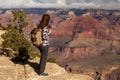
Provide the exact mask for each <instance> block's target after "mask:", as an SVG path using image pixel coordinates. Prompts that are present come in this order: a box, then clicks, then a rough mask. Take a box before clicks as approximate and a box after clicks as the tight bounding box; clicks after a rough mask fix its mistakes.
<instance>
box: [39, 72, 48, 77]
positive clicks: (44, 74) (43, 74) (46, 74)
mask: <svg viewBox="0 0 120 80" xmlns="http://www.w3.org/2000/svg"><path fill="white" fill-rule="evenodd" d="M39 75H40V76H48V73H41V74H39Z"/></svg>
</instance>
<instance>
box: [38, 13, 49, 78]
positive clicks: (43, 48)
mask: <svg viewBox="0 0 120 80" xmlns="http://www.w3.org/2000/svg"><path fill="white" fill-rule="evenodd" d="M49 20H50V16H49V15H48V14H44V15H43V16H42V20H41V21H40V23H39V25H38V28H39V29H42V41H43V43H42V45H40V46H38V49H39V51H40V53H41V58H40V63H39V75H43V76H47V75H48V74H47V73H44V70H45V66H46V62H47V57H48V49H49V35H50V32H51V31H50V28H51V27H48V23H49Z"/></svg>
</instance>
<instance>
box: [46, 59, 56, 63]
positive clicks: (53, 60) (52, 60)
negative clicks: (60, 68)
mask: <svg viewBox="0 0 120 80" xmlns="http://www.w3.org/2000/svg"><path fill="white" fill-rule="evenodd" d="M47 62H51V63H56V60H55V58H48V60H47Z"/></svg>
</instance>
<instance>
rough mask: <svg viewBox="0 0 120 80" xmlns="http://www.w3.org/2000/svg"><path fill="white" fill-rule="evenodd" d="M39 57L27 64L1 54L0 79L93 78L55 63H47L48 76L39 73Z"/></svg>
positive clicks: (61, 79)
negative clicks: (66, 69)
mask: <svg viewBox="0 0 120 80" xmlns="http://www.w3.org/2000/svg"><path fill="white" fill-rule="evenodd" d="M38 62H39V58H36V59H34V60H30V61H28V62H26V64H24V65H23V64H20V63H19V64H15V63H14V62H12V61H11V60H10V59H9V58H8V57H5V56H0V80H71V79H72V80H79V79H82V80H93V79H92V78H91V77H90V76H88V75H82V74H73V73H68V72H66V71H65V69H64V68H62V67H60V66H58V65H57V64H55V63H47V66H46V70H45V72H47V73H48V74H49V75H48V76H46V77H45V76H39V75H38V74H37V70H36V69H37V66H38Z"/></svg>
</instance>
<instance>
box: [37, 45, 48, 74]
mask: <svg viewBox="0 0 120 80" xmlns="http://www.w3.org/2000/svg"><path fill="white" fill-rule="evenodd" d="M38 49H39V51H40V53H41V58H40V63H39V74H41V73H43V72H44V70H45V66H46V62H47V57H48V49H49V46H43V45H41V46H39V47H38Z"/></svg>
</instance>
